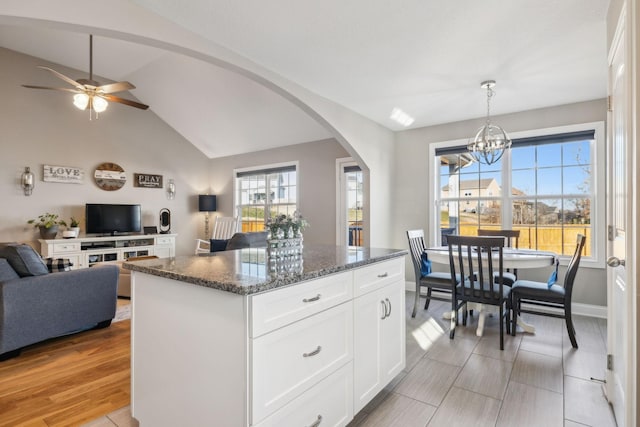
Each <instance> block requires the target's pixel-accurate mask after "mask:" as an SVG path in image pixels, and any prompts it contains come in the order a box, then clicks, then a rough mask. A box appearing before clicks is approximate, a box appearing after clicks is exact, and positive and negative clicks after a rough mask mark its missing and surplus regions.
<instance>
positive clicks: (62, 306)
mask: <svg viewBox="0 0 640 427" xmlns="http://www.w3.org/2000/svg"><path fill="white" fill-rule="evenodd" d="M12 246H20V247H21V248H20V249H19V252H22V255H21V256H23V257H26V259H27V261H25V260H23V259H20V256H16V255H15V253H16V249H15V248H14V249H7V248H10V247H11V246H4V247H0V361H2V360H6V359H8V358H11V357H14V356H17V355H19V354H20V351H21V349H22V348H23V347H25V346H28V345H31V344H35V343H38V342H41V341H44V340H47V339H49V338H55V337H59V336H62V335H67V334H71V333H75V332H80V331H83V330H87V329H92V328H105V327H108V326H109V325H110V324H111V320H112V319H113V317H114V316H115V313H116V305H117V296H116V294H117V288H118V267H117V266H115V265H104V266H98V267H92V268H85V269H79V270H71V271H60V272H55V273H49V270H48V269H47V266H46V264H44V262H43V261H42V259H41V258H40V256H39V255H38V254H37V253H36V252H35V251H34V250H33V249H31V248H30V247H29V246H27V245H12ZM38 260H39V261H38ZM38 263H39V264H38ZM42 265H44V268H45V269H46V270H45V271H43V270H42Z"/></svg>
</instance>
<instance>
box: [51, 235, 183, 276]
mask: <svg viewBox="0 0 640 427" xmlns="http://www.w3.org/2000/svg"><path fill="white" fill-rule="evenodd" d="M176 236H177V235H176V234H129V235H125V234H118V235H116V236H95V237H86V236H85V237H79V238H77V239H40V240H39V241H40V255H42V257H43V258H68V259H69V260H70V261H71V262H72V263H73V267H72V269H74V270H75V269H79V268H88V267H91V266H92V265H93V264H95V263H98V262H104V261H124V260H126V259H128V258H131V257H136V256H144V255H155V256H157V257H159V258H169V257H174V256H175V254H176V240H175V239H176Z"/></svg>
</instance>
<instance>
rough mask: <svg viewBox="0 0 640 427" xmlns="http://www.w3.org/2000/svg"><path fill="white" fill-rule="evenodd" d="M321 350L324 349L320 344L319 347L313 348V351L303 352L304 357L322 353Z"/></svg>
mask: <svg viewBox="0 0 640 427" xmlns="http://www.w3.org/2000/svg"><path fill="white" fill-rule="evenodd" d="M320 350H322V347H320V346H318V348H316V349H315V350H313V351H312V352H311V353H302V357H311V356H315V355H316V354H318V353H320Z"/></svg>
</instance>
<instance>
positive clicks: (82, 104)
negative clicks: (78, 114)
mask: <svg viewBox="0 0 640 427" xmlns="http://www.w3.org/2000/svg"><path fill="white" fill-rule="evenodd" d="M73 105H75V106H76V108H77V109H79V110H86V109H87V106H88V105H89V95H87V94H86V93H78V94H77V95H73Z"/></svg>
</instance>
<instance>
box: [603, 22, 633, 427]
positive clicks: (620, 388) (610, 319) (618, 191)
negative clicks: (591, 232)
mask: <svg viewBox="0 0 640 427" xmlns="http://www.w3.org/2000/svg"><path fill="white" fill-rule="evenodd" d="M622 14H623V16H622V17H621V19H620V20H619V21H618V28H617V30H616V35H615V37H614V40H613V43H612V45H611V50H610V52H609V93H610V96H611V98H610V100H611V103H610V108H609V110H610V112H609V138H607V151H608V160H607V161H608V172H607V173H608V186H609V189H608V190H609V191H608V192H607V196H608V197H607V209H608V217H609V220H608V221H609V226H608V233H609V236H608V255H609V258H608V259H607V264H608V266H609V267H608V272H607V289H608V291H607V293H608V295H607V296H608V314H607V325H608V326H607V336H608V342H607V347H608V363H607V364H608V370H607V383H606V384H607V385H606V388H607V390H606V392H607V398H608V399H609V401H610V402H611V404H612V406H613V409H614V413H615V416H616V420H617V422H618V426H620V427H622V426H626V425H630V424H629V423H630V422H632V419H628V418H633V417H632V416H631V417H629V416H628V414H629V412H627V409H630V408H631V407H633V406H634V404H635V402H631V401H626V399H629V398H631V397H632V396H628V395H627V394H628V393H627V390H628V387H629V386H630V385H631V384H627V382H628V381H633V379H630V378H629V375H630V374H631V372H629V367H630V365H629V364H630V362H632V361H630V360H629V355H630V354H632V353H631V349H630V348H629V345H630V344H631V343H632V342H633V339H632V337H631V333H632V331H633V328H631V325H632V322H631V315H632V306H631V304H632V303H633V292H631V290H630V288H629V286H628V284H629V285H630V284H631V283H632V282H631V281H629V280H628V278H627V269H626V268H625V261H626V259H627V256H626V254H627V252H628V251H627V245H629V244H630V243H631V242H630V240H631V239H627V238H626V236H627V235H629V236H631V235H632V234H631V233H632V231H633V230H632V229H631V228H630V227H632V224H630V222H629V221H630V219H631V218H632V216H631V214H630V210H629V208H630V207H631V206H630V204H629V203H627V201H628V200H629V198H630V197H631V193H630V191H631V190H632V189H633V186H632V185H631V174H630V173H627V171H631V170H632V169H631V165H632V163H631V161H632V156H631V153H632V150H631V147H630V144H631V139H630V137H629V136H630V132H629V129H630V119H629V117H630V113H631V111H630V85H629V75H628V69H627V67H628V66H629V64H628V56H627V55H628V51H627V48H628V46H627V40H626V34H625V33H626V28H625V18H624V11H623V12H622ZM629 253H631V252H630V251H629ZM627 406H630V408H627Z"/></svg>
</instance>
